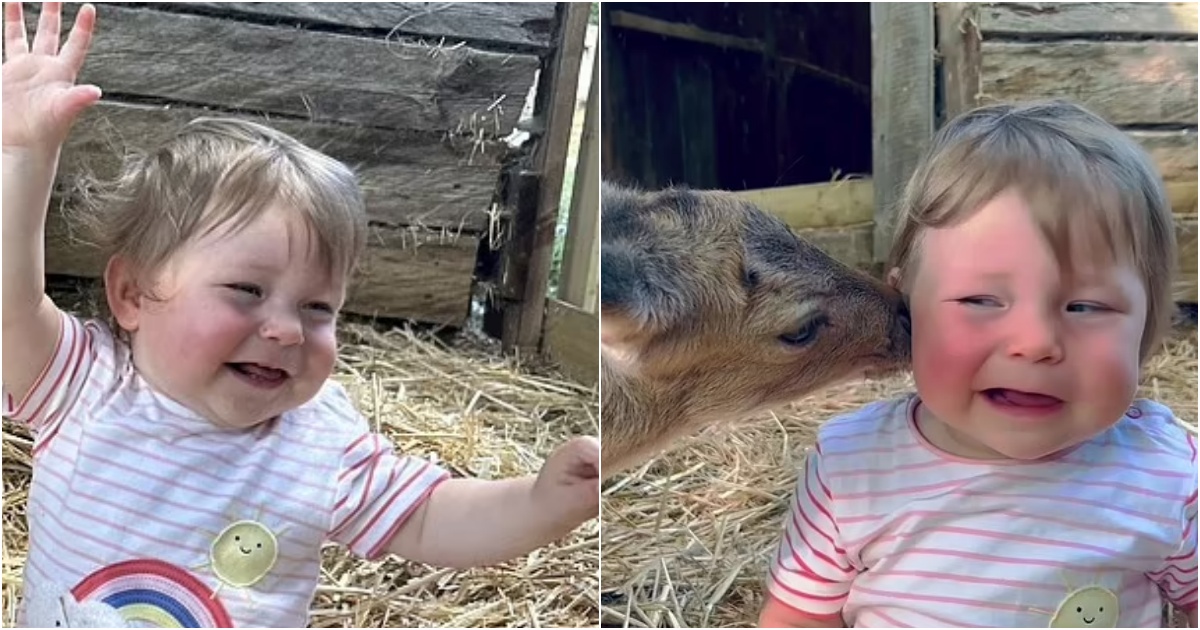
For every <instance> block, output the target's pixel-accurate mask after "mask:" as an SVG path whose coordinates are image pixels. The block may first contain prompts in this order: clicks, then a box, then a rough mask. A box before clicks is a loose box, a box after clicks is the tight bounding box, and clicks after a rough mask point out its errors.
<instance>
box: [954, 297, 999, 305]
mask: <svg viewBox="0 0 1200 630" xmlns="http://www.w3.org/2000/svg"><path fill="white" fill-rule="evenodd" d="M956 301H957V302H958V303H959V304H968V305H970V306H1000V301H999V300H997V299H996V298H994V297H989V296H986V295H972V296H971V297H965V298H959V299H958V300H956Z"/></svg>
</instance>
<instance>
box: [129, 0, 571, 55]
mask: <svg viewBox="0 0 1200 630" xmlns="http://www.w3.org/2000/svg"><path fill="white" fill-rule="evenodd" d="M123 4H130V5H134V4H136V5H144V4H145V3H123ZM156 6H159V7H169V8H171V9H173V10H177V11H184V12H188V11H193V12H199V11H204V12H206V13H208V14H214V15H228V16H230V17H235V18H236V17H243V16H250V17H254V18H257V19H260V20H264V19H274V20H278V21H279V23H281V24H318V25H326V26H334V27H349V28H356V29H366V30H373V31H383V32H392V31H393V30H394V31H395V33H396V34H398V35H412V36H418V37H423V38H428V39H431V40H437V39H440V38H445V39H446V43H447V44H455V43H457V42H459V41H464V40H469V41H471V42H494V43H496V44H501V45H509V46H511V45H517V46H522V47H530V48H540V49H545V48H549V46H550V28H551V26H552V23H553V20H554V3H553V2H163V3H156Z"/></svg>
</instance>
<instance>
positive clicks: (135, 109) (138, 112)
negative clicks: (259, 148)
mask: <svg viewBox="0 0 1200 630" xmlns="http://www.w3.org/2000/svg"><path fill="white" fill-rule="evenodd" d="M204 115H211V112H204V111H203V110H197V109H189V108H179V107H170V108H167V107H161V106H158V107H153V106H127V105H120V104H113V103H106V102H101V103H100V104H99V105H97V106H96V107H94V108H93V109H91V110H89V111H88V112H86V113H85V114H84V115H83V117H82V118H81V119H80V121H79V122H78V123H77V124H76V126H75V128H74V129H73V131H72V133H71V136H70V137H69V138H68V141H67V145H66V147H65V148H64V151H63V156H62V162H61V165H60V168H59V181H60V182H64V183H66V182H69V181H70V180H71V179H72V178H74V177H75V176H76V175H78V174H79V173H80V172H82V171H83V170H85V169H86V170H90V171H92V172H94V173H95V174H96V175H97V176H100V177H103V178H111V177H113V176H115V175H116V174H117V172H118V170H119V168H120V163H121V156H122V155H124V154H126V153H127V152H129V151H133V150H148V149H149V148H150V147H152V146H154V145H155V144H157V143H158V142H159V141H160V140H162V139H163V138H165V137H166V136H168V135H170V134H171V133H173V132H174V131H175V130H176V129H178V128H179V127H180V126H182V125H183V124H185V123H186V122H187V121H189V120H192V119H193V118H195V117H198V116H204ZM238 117H241V118H246V119H250V120H254V121H256V122H260V123H263V122H265V123H267V124H269V125H270V126H272V127H275V128H277V129H279V130H280V131H283V132H284V133H288V134H291V135H292V136H294V137H295V138H296V139H298V140H300V141H301V142H304V143H305V144H308V145H309V146H311V147H313V148H315V149H318V150H320V151H323V152H325V153H327V154H329V155H330V156H332V157H334V158H336V159H338V160H341V161H343V162H344V163H346V164H348V165H350V166H351V167H353V168H354V169H355V170H356V172H357V173H358V174H359V178H360V183H361V185H362V187H363V189H364V191H365V195H366V201H367V212H368V214H369V216H370V218H371V219H372V220H373V221H378V222H383V223H390V224H399V225H414V224H415V225H425V226H429V227H450V228H455V229H458V228H460V227H461V228H462V229H466V230H472V231H480V230H483V229H486V227H487V223H488V214H487V212H488V209H489V208H490V206H491V201H492V194H493V191H494V189H495V187H496V180H497V177H498V176H499V170H500V164H499V160H498V154H499V151H500V146H499V145H497V144H491V145H489V148H488V149H487V151H486V153H485V154H484V155H479V154H476V155H475V157H474V158H472V157H471V147H470V146H469V145H466V146H464V145H463V144H462V143H459V144H453V143H451V142H449V141H447V140H446V139H445V137H444V136H442V135H441V134H436V133H429V132H425V133H421V132H411V131H383V130H379V129H370V128H365V127H350V126H346V125H336V124H328V123H310V122H304V121H298V120H287V119H276V120H271V121H264V120H262V119H261V118H254V117H250V116H238Z"/></svg>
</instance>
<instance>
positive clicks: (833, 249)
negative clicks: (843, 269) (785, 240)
mask: <svg viewBox="0 0 1200 630" xmlns="http://www.w3.org/2000/svg"><path fill="white" fill-rule="evenodd" d="M793 231H794V232H795V233H796V234H798V235H799V236H800V237H801V238H803V239H805V240H807V241H809V242H810V243H812V244H814V245H816V246H817V247H820V248H821V249H822V250H823V251H824V252H825V253H826V254H829V255H830V256H832V257H833V258H834V259H835V260H837V261H839V262H841V263H843V264H845V265H848V266H850V267H854V268H855V269H862V270H870V269H873V268H874V266H875V253H874V244H875V224H874V223H861V224H859V225H847V226H841V227H830V228H814V229H808V230H793ZM888 244H889V245H890V242H889V243H888Z"/></svg>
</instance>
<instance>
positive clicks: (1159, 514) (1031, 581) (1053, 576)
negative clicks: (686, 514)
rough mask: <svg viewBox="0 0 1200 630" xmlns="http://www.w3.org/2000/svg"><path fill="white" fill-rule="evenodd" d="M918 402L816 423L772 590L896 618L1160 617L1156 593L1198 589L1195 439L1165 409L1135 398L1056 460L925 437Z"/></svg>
mask: <svg viewBox="0 0 1200 630" xmlns="http://www.w3.org/2000/svg"><path fill="white" fill-rule="evenodd" d="M918 402H919V401H918V399H917V398H916V396H915V395H910V396H905V397H902V398H899V399H895V400H890V401H885V402H879V403H875V404H872V405H868V406H866V407H864V408H862V409H860V410H858V411H856V412H853V413H850V414H848V415H845V416H841V417H838V418H835V419H833V420H831V421H829V422H828V423H826V424H825V425H824V426H823V427H822V428H821V431H820V434H819V437H818V441H817V445H816V447H815V449H814V450H811V451H810V452H809V453H808V455H807V457H806V458H805V462H804V469H803V471H802V474H801V475H800V477H799V482H798V484H797V488H796V492H795V495H794V496H793V500H792V506H791V509H790V510H789V512H788V515H787V516H786V519H785V524H784V528H783V530H784V531H783V535H782V540H781V543H780V545H779V547H778V549H777V551H776V555H775V557H774V559H773V561H772V563H771V569H770V577H769V579H768V581H767V583H768V586H767V588H768V593H769V594H770V596H771V597H774V598H775V599H776V600H777V601H778V602H779V603H782V604H784V605H786V606H788V607H791V608H793V609H795V610H797V611H799V612H801V613H803V614H806V615H809V616H814V617H822V616H828V615H831V614H837V613H841V614H842V615H843V617H844V619H845V621H846V623H847V624H848V625H849V626H850V627H899V628H907V627H921V628H929V627H962V628H971V627H1008V628H1013V627H1016V628H1022V627H1026V628H1028V627H1039V626H1040V627H1046V626H1047V625H1048V624H1049V622H1050V621H1051V619H1052V618H1053V617H1054V616H1055V615H1056V614H1058V615H1059V621H1060V622H1061V621H1066V622H1068V623H1069V624H1070V625H1074V626H1076V627H1085V626H1086V625H1088V623H1089V622H1088V619H1091V620H1092V621H1091V623H1095V624H1096V626H1095V627H1106V626H1102V625H1101V622H1103V621H1105V620H1109V621H1115V622H1116V623H1115V625H1116V626H1118V627H1143V628H1159V627H1162V626H1161V619H1160V618H1161V615H1162V602H1163V598H1164V597H1165V598H1166V599H1169V600H1170V601H1172V602H1174V603H1175V604H1176V605H1178V606H1182V607H1192V606H1195V605H1196V488H1197V468H1196V440H1195V438H1194V437H1193V436H1192V435H1191V434H1190V433H1188V432H1187V431H1185V430H1184V429H1183V428H1182V427H1180V426H1179V425H1178V424H1177V423H1176V421H1175V420H1174V419H1173V417H1172V413H1171V411H1170V410H1169V409H1167V408H1166V407H1164V406H1162V405H1160V404H1158V403H1155V402H1152V401H1149V400H1138V401H1135V403H1134V405H1133V406H1132V407H1130V411H1129V412H1128V413H1127V414H1126V416H1125V417H1124V418H1122V419H1121V421H1120V422H1118V423H1117V424H1116V425H1114V426H1113V427H1112V428H1111V429H1109V430H1108V431H1106V432H1104V433H1103V434H1101V435H1099V436H1097V437H1096V438H1094V439H1092V440H1090V441H1088V442H1085V443H1083V444H1081V445H1080V446H1078V447H1076V448H1074V449H1072V450H1070V451H1068V452H1066V453H1063V454H1061V455H1060V456H1059V457H1057V458H1055V459H1053V460H1048V461H1042V462H1033V463H1020V462H1008V463H995V462H992V463H988V462H971V461H967V460H960V459H955V458H952V457H950V456H948V455H945V454H943V453H941V452H940V451H938V450H937V449H936V448H934V447H933V446H932V445H931V444H929V443H928V442H927V441H926V440H925V439H924V437H923V436H921V434H920V433H919V431H918V430H917V428H916V425H915V423H914V421H913V418H914V415H913V414H914V412H915V410H916V407H917V404H918ZM1089 587H1092V588H1089ZM1105 603H1108V604H1109V605H1108V607H1107V608H1105ZM1101 609H1104V610H1101ZM1073 615H1079V616H1081V619H1078V620H1076V619H1074V618H1073V617H1072V616H1073ZM1106 615H1108V616H1106ZM1113 615H1117V617H1115V618H1113V617H1112V616H1113ZM1073 622H1077V623H1073ZM1107 627H1112V626H1111V625H1109V626H1107Z"/></svg>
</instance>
